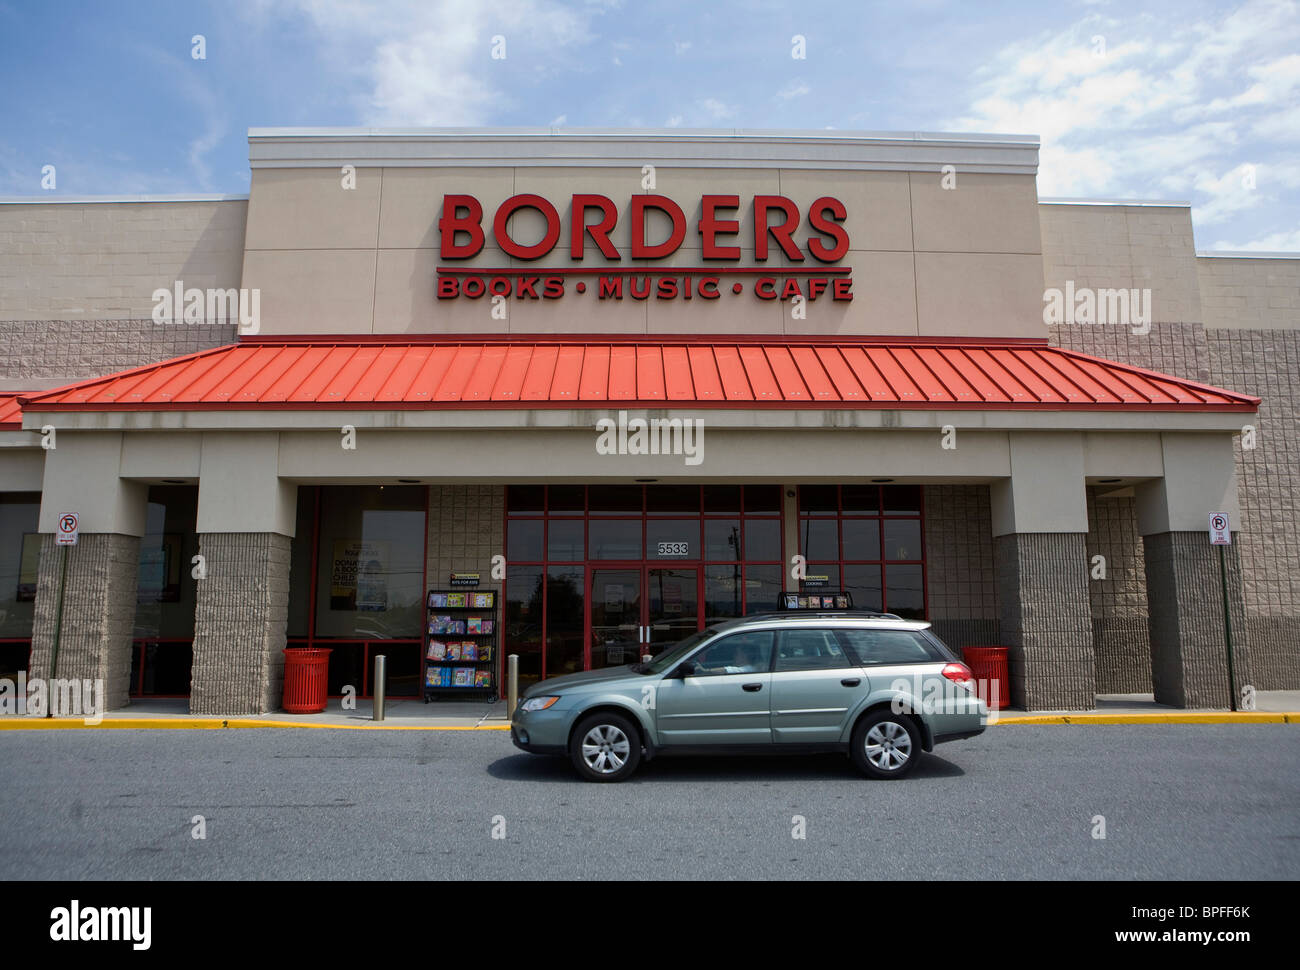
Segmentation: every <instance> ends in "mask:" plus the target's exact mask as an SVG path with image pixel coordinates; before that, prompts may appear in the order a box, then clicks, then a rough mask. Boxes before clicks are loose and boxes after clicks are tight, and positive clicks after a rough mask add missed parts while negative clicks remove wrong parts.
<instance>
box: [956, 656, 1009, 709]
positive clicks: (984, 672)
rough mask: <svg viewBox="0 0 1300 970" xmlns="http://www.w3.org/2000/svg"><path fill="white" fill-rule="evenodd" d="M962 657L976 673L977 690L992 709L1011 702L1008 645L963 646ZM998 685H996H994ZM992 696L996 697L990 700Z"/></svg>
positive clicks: (1006, 705) (1000, 707)
mask: <svg viewBox="0 0 1300 970" xmlns="http://www.w3.org/2000/svg"><path fill="white" fill-rule="evenodd" d="M961 655H962V659H963V660H965V661H966V666H967V667H969V668H970V670H971V673H972V674H974V675H975V692H976V693H977V694H979V696H980V700H982V701H983V702H984V703H985V704H987V705H988V706H989V709H990V710H994V711H1000V710H1002V709H1003V708H1004V707H1008V706H1010V704H1011V672H1010V669H1009V668H1008V666H1007V648H1006V647H962V650H961ZM994 685H996V686H994ZM990 697H993V698H994V699H993V700H992V701H990V700H989V698H990Z"/></svg>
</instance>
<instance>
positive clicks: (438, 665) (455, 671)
mask: <svg viewBox="0 0 1300 970" xmlns="http://www.w3.org/2000/svg"><path fill="white" fill-rule="evenodd" d="M499 625H500V620H499V618H498V617H497V594H496V591H495V590H477V589H465V588H461V589H431V590H429V595H428V596H427V597H426V598H425V623H424V676H423V677H422V678H421V683H423V685H424V702H425V703H426V704H427V703H429V701H431V700H435V699H437V698H440V697H462V698H475V699H490V700H496V699H497V682H496V666H497V631H498V627H499Z"/></svg>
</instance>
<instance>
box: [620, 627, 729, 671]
mask: <svg viewBox="0 0 1300 970" xmlns="http://www.w3.org/2000/svg"><path fill="white" fill-rule="evenodd" d="M717 632H718V631H717V630H713V629H708V630H701V631H700V632H699V633H692V634H691V635H690V636H689V637H687V638H686V639H685V640H679V641H677V643H674V644H673V645H672V646H671V647H669V648H668V649H667V650H665V651H664V652H663V653H661V654H659V656H657V657H655V658H654V660H651V661H650V662H649V663H644V664H633V665H632V669H633V670H635V671H636V672H637V673H638V674H662V673H663V672H664V671H665V670H668V669H669V668H670V667H672V666H673V665H674V664H675V663H677V661H679V660H681V659H682V657H684V656H686V655H687V654H688V653H690V652H691V651H692V650H694V649H695V648H696V647H698V646H699V645H700V644H701V643H703V642H704V641H705V640H708V639H709V638H710V637H712V636H713V635H714V634H715V633H717Z"/></svg>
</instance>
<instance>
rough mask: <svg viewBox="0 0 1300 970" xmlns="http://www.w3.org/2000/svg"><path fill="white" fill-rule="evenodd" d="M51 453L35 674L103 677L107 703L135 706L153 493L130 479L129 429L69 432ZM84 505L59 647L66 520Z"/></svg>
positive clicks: (43, 521)
mask: <svg viewBox="0 0 1300 970" xmlns="http://www.w3.org/2000/svg"><path fill="white" fill-rule="evenodd" d="M56 440H57V444H56V446H55V447H53V448H51V449H50V450H49V451H47V452H46V453H45V468H44V473H43V479H42V489H41V513H40V531H41V532H42V536H41V562H40V566H39V568H38V572H37V580H36V603H35V611H34V616H33V622H32V663H31V669H30V672H29V673H30V676H32V677H42V678H48V677H51V676H56V677H60V678H78V679H89V680H102V682H103V691H104V706H105V707H106V708H108V709H109V710H112V709H114V708H118V707H125V706H126V705H127V703H128V695H129V691H130V680H131V634H132V630H133V627H134V625H135V606H136V603H135V601H136V583H137V579H138V570H139V562H140V536H141V535H143V534H144V529H145V513H146V510H147V506H148V490H147V488H146V487H145V486H144V485H143V484H141V483H139V482H133V481H129V480H127V479H124V478H122V477H121V471H122V435H121V433H120V432H116V431H104V432H98V431H96V432H83V431H66V430H59V431H58V436H57V439H56ZM65 512H76V513H78V516H79V518H80V526H79V530H78V534H79V537H78V542H77V545H75V546H70V547H68V552H67V555H68V576H67V582H66V584H65V586H64V594H63V616H62V620H61V622H60V624H59V625H60V631H61V632H60V635H59V654H58V658H57V661H56V660H55V659H54V635H55V614H56V613H57V611H58V597H59V579H60V575H61V574H62V568H63V550H62V548H60V547H59V546H58V545H57V544H56V543H55V537H54V533H55V532H56V531H57V529H58V522H59V517H60V516H61V515H62V514H63V513H65Z"/></svg>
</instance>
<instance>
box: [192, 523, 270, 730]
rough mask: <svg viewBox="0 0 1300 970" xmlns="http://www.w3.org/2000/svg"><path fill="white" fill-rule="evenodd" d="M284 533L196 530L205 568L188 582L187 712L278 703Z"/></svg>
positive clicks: (254, 709) (236, 710)
mask: <svg viewBox="0 0 1300 970" xmlns="http://www.w3.org/2000/svg"><path fill="white" fill-rule="evenodd" d="M289 542H290V540H289V537H288V536H283V535H279V534H278V533H274V532H221V533H207V534H201V535H200V536H199V554H200V555H202V556H203V558H204V560H205V566H206V569H207V575H206V576H205V577H204V578H202V579H200V580H199V581H198V582H197V583H196V584H195V589H196V599H197V602H196V604H195V610H194V666H193V675H192V679H193V685H192V687H191V690H190V712H191V713H193V714H219V715H223V716H225V715H237V714H263V713H265V712H267V711H273V710H276V709H277V708H279V706H280V693H281V689H282V687H283V684H284V654H283V652H282V651H283V650H284V645H285V629H286V626H287V624H288V617H289Z"/></svg>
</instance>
